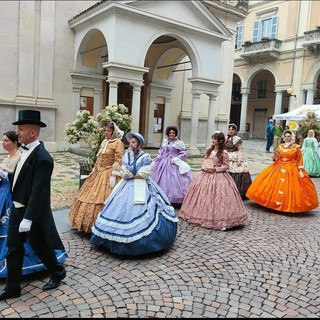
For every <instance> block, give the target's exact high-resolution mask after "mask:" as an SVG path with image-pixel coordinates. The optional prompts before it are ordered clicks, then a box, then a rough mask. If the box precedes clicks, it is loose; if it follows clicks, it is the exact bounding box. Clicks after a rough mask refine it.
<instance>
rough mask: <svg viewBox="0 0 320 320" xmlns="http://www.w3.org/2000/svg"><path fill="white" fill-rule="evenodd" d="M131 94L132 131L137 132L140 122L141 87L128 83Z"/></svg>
mask: <svg viewBox="0 0 320 320" xmlns="http://www.w3.org/2000/svg"><path fill="white" fill-rule="evenodd" d="M130 84H131V86H132V88H133V92H132V111H131V113H132V115H133V123H132V131H134V132H139V122H140V96H141V85H139V84H136V83H130Z"/></svg>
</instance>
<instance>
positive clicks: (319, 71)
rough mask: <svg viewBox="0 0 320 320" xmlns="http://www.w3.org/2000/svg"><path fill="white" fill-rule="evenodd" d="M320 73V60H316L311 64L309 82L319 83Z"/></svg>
mask: <svg viewBox="0 0 320 320" xmlns="http://www.w3.org/2000/svg"><path fill="white" fill-rule="evenodd" d="M319 75H320V61H314V62H313V63H312V65H311V66H310V70H309V72H308V75H307V82H308V83H317V80H318V77H319Z"/></svg>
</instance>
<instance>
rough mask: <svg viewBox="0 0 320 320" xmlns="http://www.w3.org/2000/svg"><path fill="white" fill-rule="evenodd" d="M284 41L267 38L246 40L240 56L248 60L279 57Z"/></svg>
mask: <svg viewBox="0 0 320 320" xmlns="http://www.w3.org/2000/svg"><path fill="white" fill-rule="evenodd" d="M281 43H282V41H280V40H278V39H266V40H261V41H259V42H252V43H251V42H245V43H244V44H243V46H242V53H241V54H240V57H241V58H243V59H246V60H255V59H261V58H264V59H265V60H267V59H269V60H270V59H272V60H273V59H277V58H278V57H279V55H280V47H281Z"/></svg>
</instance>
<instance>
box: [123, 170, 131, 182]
mask: <svg viewBox="0 0 320 320" xmlns="http://www.w3.org/2000/svg"><path fill="white" fill-rule="evenodd" d="M132 177H133V174H132V173H131V172H130V171H129V170H126V171H125V172H124V173H123V175H122V179H126V180H127V179H131V178H132Z"/></svg>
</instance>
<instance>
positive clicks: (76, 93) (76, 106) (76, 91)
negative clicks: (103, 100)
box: [72, 87, 81, 117]
mask: <svg viewBox="0 0 320 320" xmlns="http://www.w3.org/2000/svg"><path fill="white" fill-rule="evenodd" d="M80 91H81V89H80V88H78V87H74V88H73V107H72V117H75V116H76V114H77V112H78V111H79V110H80Z"/></svg>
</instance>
